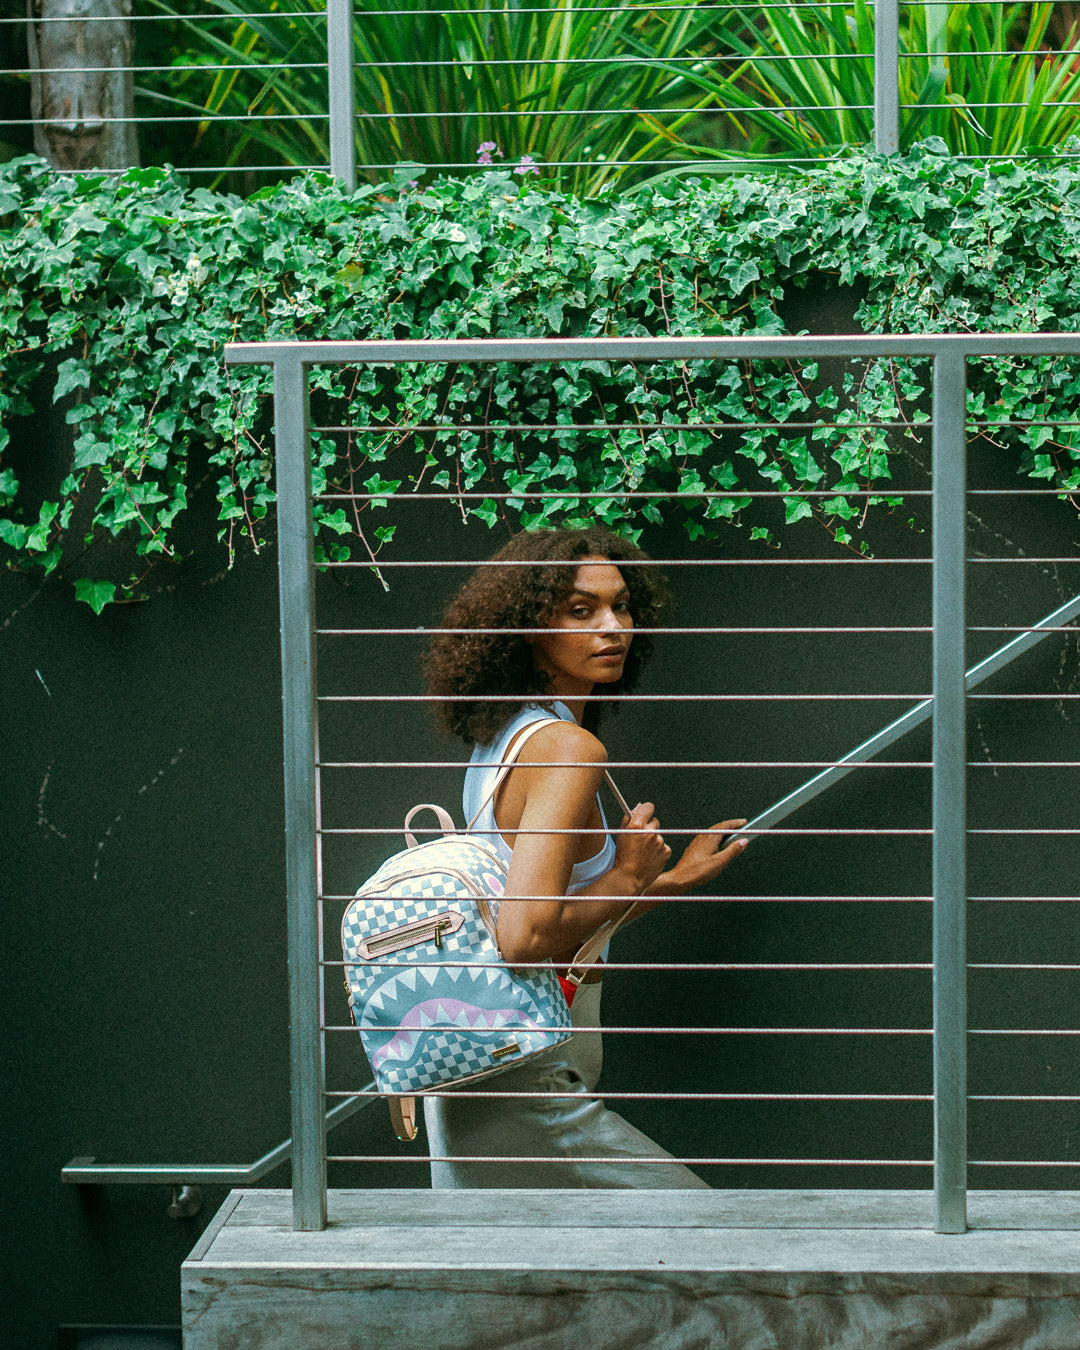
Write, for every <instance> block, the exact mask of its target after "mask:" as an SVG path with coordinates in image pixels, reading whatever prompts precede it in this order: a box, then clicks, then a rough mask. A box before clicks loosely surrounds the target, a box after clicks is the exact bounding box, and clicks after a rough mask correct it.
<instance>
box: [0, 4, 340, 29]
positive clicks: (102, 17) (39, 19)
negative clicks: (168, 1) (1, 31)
mask: <svg viewBox="0 0 1080 1350" xmlns="http://www.w3.org/2000/svg"><path fill="white" fill-rule="evenodd" d="M325 18H326V10H325V9H290V10H282V9H271V10H260V11H255V10H252V11H251V12H250V13H249V12H243V13H241V12H240V11H237V12H235V13H232V12H230V13H228V14H184V15H176V16H173V15H172V14H125V15H123V16H122V17H120V18H118V17H117V16H116V15H115V14H79V15H77V16H76V17H74V18H73V17H72V16H70V15H67V14H36V15H34V16H33V18H27V17H26V16H25V15H23V16H21V17H19V18H3V19H0V24H5V23H21V24H28V23H32V24H33V25H34V27H35V28H36V27H37V26H38V25H39V24H50V23H71V24H76V23H173V22H176V21H177V20H178V19H179V20H180V21H182V22H183V23H185V24H188V23H231V24H235V23H236V21H237V20H238V19H325Z"/></svg>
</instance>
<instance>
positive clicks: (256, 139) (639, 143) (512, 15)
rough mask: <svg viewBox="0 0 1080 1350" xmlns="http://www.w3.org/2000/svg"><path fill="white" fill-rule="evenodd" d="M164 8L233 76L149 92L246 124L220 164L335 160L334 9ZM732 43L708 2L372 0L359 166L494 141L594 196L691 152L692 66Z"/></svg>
mask: <svg viewBox="0 0 1080 1350" xmlns="http://www.w3.org/2000/svg"><path fill="white" fill-rule="evenodd" d="M153 3H155V4H156V5H157V6H158V8H159V9H160V10H161V11H162V13H163V14H166V13H167V14H170V15H172V16H173V17H174V20H175V21H176V22H178V23H179V24H181V25H182V26H183V27H184V28H185V29H186V31H187V32H188V34H189V38H188V42H189V49H190V50H189V58H190V59H189V58H185V62H186V64H188V65H189V66H190V65H195V64H198V62H200V61H203V62H206V63H207V64H209V65H215V66H219V67H223V68H222V69H218V70H216V71H215V72H214V76H215V78H214V79H213V80H212V82H211V84H210V87H209V89H208V91H207V92H205V94H204V95H202V96H201V101H196V97H195V96H194V92H193V90H188V91H184V92H177V91H176V89H175V88H172V87H170V86H169V83H168V76H167V73H166V72H162V74H160V75H157V76H155V77H153V79H151V80H144V84H143V93H144V94H145V95H146V96H149V97H153V98H154V99H156V100H158V101H159V102H160V103H162V104H164V105H166V106H167V107H169V108H172V109H174V110H180V109H184V110H186V112H187V115H192V114H196V113H201V114H203V115H204V116H205V119H206V121H205V123H204V124H203V127H202V129H201V132H200V135H203V136H205V135H209V134H210V133H211V131H212V129H213V128H214V127H215V126H217V125H219V123H218V121H217V119H226V118H235V119H237V120H236V121H234V122H231V123H227V122H222V123H220V125H227V126H229V127H230V133H229V141H228V148H227V150H225V152H224V159H223V160H221V161H220V162H223V163H227V164H229V165H236V164H241V163H243V162H244V160H245V158H247V157H248V155H249V153H250V151H251V149H252V147H259V148H260V149H261V151H262V152H263V153H264V154H265V155H267V156H269V157H270V158H271V160H272V161H276V162H278V163H281V164H283V165H284V164H311V163H316V162H322V163H326V162H327V158H328V153H329V151H328V143H329V133H328V127H327V117H326V110H327V83H326V70H325V61H326V18H325V5H324V4H322V3H321V0H290V3H289V6H288V12H287V13H286V14H283V15H281V16H277V15H273V14H270V13H269V12H267V13H264V14H260V15H252V16H250V17H247V18H241V17H240V16H241V15H243V14H244V13H245V10H246V9H248V8H250V7H246V6H243V5H240V4H237V3H235V0H209V3H208V4H204V5H202V6H200V10H201V13H198V14H195V13H189V14H184V13H181V12H178V8H177V0H153ZM185 3H186V0H185ZM271 8H273V6H271ZM208 10H209V11H217V12H219V13H220V14H223V15H230V14H231V15H234V16H236V24H235V27H234V28H233V30H232V31H231V32H229V33H223V32H222V31H221V30H220V28H219V27H218V26H209V25H208V24H207V22H206V11H208ZM721 40H722V31H721V27H720V25H718V21H717V16H716V13H715V12H714V10H713V9H712V7H708V6H705V7H697V6H693V5H690V6H687V5H680V6H678V7H673V8H670V9H665V8H664V7H663V6H661V7H658V8H655V9H648V8H643V7H638V6H633V5H618V6H612V7H607V6H604V5H600V4H594V5H591V6H587V7H584V8H580V9H579V8H576V7H575V6H574V5H573V4H572V3H571V2H570V0H552V3H550V4H548V5H544V4H542V3H541V4H536V3H534V4H518V3H517V0H512V2H511V0H508V2H507V3H504V4H502V5H499V4H490V5H488V4H485V5H478V4H476V2H475V0H395V3H394V5H393V6H390V7H386V6H378V5H376V4H375V3H373V2H372V0H358V3H357V6H356V11H355V18H354V57H355V61H356V74H355V77H356V96H355V107H356V115H355V131H356V140H357V147H358V152H359V160H360V164H361V166H362V167H361V172H362V174H364V175H365V176H366V177H367V178H368V179H369V180H370V181H379V180H380V179H381V178H382V177H384V176H385V174H386V173H387V172H388V171H389V169H390V168H391V167H392V166H393V165H395V164H397V163H401V162H410V161H411V162H415V163H417V164H418V165H423V166H438V167H440V168H448V169H450V170H467V169H469V168H472V167H474V166H475V165H476V163H477V154H478V150H479V147H481V146H488V147H491V148H490V149H489V150H487V151H485V152H482V153H486V154H498V155H501V156H503V157H504V158H505V160H506V162H507V163H508V164H511V165H512V164H515V163H521V162H522V161H524V163H525V167H526V168H527V167H528V166H529V164H531V163H532V162H540V163H542V164H544V165H545V166H547V167H545V169H544V172H545V173H547V174H550V175H551V176H553V177H555V178H556V179H557V181H558V182H559V185H560V186H562V187H564V188H566V189H568V190H572V191H578V192H580V191H595V190H597V189H599V188H600V187H601V186H602V185H603V184H604V183H605V182H607V181H609V180H611V179H612V178H616V177H619V176H622V175H624V174H625V173H626V171H627V170H634V169H636V168H637V166H641V165H647V164H649V163H650V162H652V161H655V160H657V159H659V160H662V161H664V160H668V159H670V157H671V156H672V154H679V155H680V156H682V154H683V150H682V147H683V144H684V143H683V141H682V140H681V138H680V135H679V133H680V131H681V130H682V129H683V128H684V127H685V126H686V125H687V124H688V123H689V122H690V121H692V120H693V117H694V114H695V112H696V111H697V110H698V109H700V108H702V107H703V106H704V105H705V104H706V103H708V102H709V98H710V96H709V95H708V94H703V93H701V92H699V91H698V90H697V89H696V87H695V85H694V84H693V83H692V82H691V81H690V80H689V79H688V78H687V71H688V70H689V69H690V68H691V67H694V66H697V67H700V69H702V70H704V69H705V66H706V62H707V61H708V60H710V59H713V58H715V57H716V56H717V55H718V53H719V51H720V50H721V48H720V46H719V45H718V44H719V43H720V42H721ZM188 83H189V84H190V83H191V77H190V75H189V78H188ZM204 88H205V85H204ZM245 119H246V120H245Z"/></svg>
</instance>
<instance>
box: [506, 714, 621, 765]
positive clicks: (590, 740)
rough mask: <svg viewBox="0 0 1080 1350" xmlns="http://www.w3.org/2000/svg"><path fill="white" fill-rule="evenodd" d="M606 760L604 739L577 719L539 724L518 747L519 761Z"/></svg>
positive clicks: (537, 762) (594, 762)
mask: <svg viewBox="0 0 1080 1350" xmlns="http://www.w3.org/2000/svg"><path fill="white" fill-rule="evenodd" d="M567 761H569V762H570V763H572V764H606V763H607V751H606V750H605V749H604V746H603V742H602V741H600V740H599V739H598V738H597V737H596V736H594V735H593V734H592V732H591V731H586V730H585V728H584V727H579V726H578V724H577V723H576V722H565V721H561V722H553V723H552V724H551V725H550V726H546V727H541V729H540V730H539V731H538V732H536V733H535V734H534V735H532V736H530V737H529V740H528V743H527V744H526V745H524V746H522V748H521V755H520V760H519V762H520V763H521V764H552V763H560V762H562V763H565V762H567Z"/></svg>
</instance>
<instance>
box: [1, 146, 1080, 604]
mask: <svg viewBox="0 0 1080 1350" xmlns="http://www.w3.org/2000/svg"><path fill="white" fill-rule="evenodd" d="M943 150H944V148H943V147H942V146H941V145H940V144H934V143H928V144H925V145H922V146H920V147H917V148H916V149H915V150H914V151H913V152H911V153H910V154H908V155H906V156H903V157H895V158H892V159H882V158H878V157H875V156H873V155H870V154H865V153H857V154H852V155H850V156H849V157H846V158H841V159H838V160H836V161H833V162H832V163H830V164H829V165H827V166H825V167H822V168H816V169H813V170H810V171H807V172H790V171H789V172H785V173H783V174H775V175H753V176H730V177H715V178H708V179H705V180H699V179H695V178H688V179H679V178H671V179H668V180H666V181H661V182H659V183H656V184H654V185H653V186H651V187H649V188H647V189H644V190H642V191H639V192H637V193H635V194H628V195H618V194H616V193H613V192H612V193H608V194H607V195H602V196H600V197H597V198H593V199H588V200H582V199H577V198H575V197H573V196H570V195H567V194H564V193H562V192H559V191H556V190H554V189H553V188H552V187H551V186H550V184H545V183H543V182H536V181H534V180H531V179H529V178H525V179H524V180H522V179H521V178H518V177H514V176H512V175H511V174H510V173H509V172H505V171H500V170H498V169H492V170H491V171H489V172H488V173H486V174H484V175H479V176H475V177H470V178H466V179H456V180H448V179H443V180H437V181H435V182H433V183H431V184H429V185H422V184H420V183H418V182H416V181H415V180H414V179H413V176H412V175H413V173H414V172H416V171H415V170H414V169H412V168H410V167H409V166H404V167H403V168H402V169H400V170H399V171H398V172H397V173H396V175H395V176H394V178H393V179H392V181H390V182H388V183H387V184H385V185H382V186H380V187H371V186H367V187H362V188H360V189H358V190H357V191H356V192H355V193H353V194H352V195H348V194H345V193H344V192H343V191H342V190H341V189H340V187H339V186H338V185H337V184H336V183H335V182H334V181H333V180H331V179H329V178H328V177H327V176H325V175H323V174H310V175H307V176H305V177H302V178H297V179H295V180H294V181H292V182H290V183H288V184H285V185H283V186H279V187H274V188H271V189H267V190H264V191H263V192H259V193H256V194H255V195H254V196H252V197H249V198H247V199H244V200H242V199H240V198H237V197H233V196H229V195H224V194H220V193H215V192H211V191H208V190H206V189H203V188H190V187H188V186H186V185H185V184H184V183H183V181H182V180H181V179H180V178H179V177H178V176H177V175H175V174H174V173H173V172H171V171H167V170H158V169H146V170H132V171H130V172H129V173H127V174H126V175H124V176H122V177H114V178H106V177H101V176H93V175H91V176H79V177H68V178H65V177H56V176H55V175H53V174H52V173H51V172H50V171H49V170H48V167H47V166H46V164H45V163H44V161H41V160H39V159H36V158H34V157H26V158H23V159H18V160H13V161H10V162H8V163H6V164H3V165H0V355H2V362H3V366H2V369H3V379H2V381H0V454H2V452H3V451H4V450H5V448H7V447H8V443H9V440H10V436H11V431H12V426H13V423H14V422H15V420H16V419H19V418H23V417H29V416H31V414H32V413H33V412H34V409H33V406H32V395H34V396H36V397H39V398H40V391H41V389H42V387H43V385H42V383H41V382H42V381H43V380H44V381H45V382H46V383H45V386H44V387H46V388H51V396H52V398H53V400H54V401H58V402H62V404H63V406H64V408H65V410H66V412H65V416H66V420H67V422H68V423H69V424H70V428H71V439H70V445H69V446H68V448H67V450H66V451H65V462H64V464H63V466H62V471H60V472H59V473H57V474H56V475H54V477H55V481H53V482H51V483H49V484H47V485H46V486H45V487H44V488H43V487H42V485H41V483H40V481H39V479H40V475H38V476H37V477H36V478H35V479H34V483H35V486H34V487H33V489H31V488H30V487H29V486H24V485H23V484H22V483H20V481H19V479H20V468H19V466H20V464H21V463H22V462H23V461H22V459H20V457H19V456H12V455H11V454H10V453H9V454H8V456H7V458H6V460H5V459H2V458H0V549H2V551H3V553H4V555H5V562H6V564H7V565H8V566H10V567H16V568H21V569H31V570H35V571H37V572H39V573H42V574H45V575H48V574H51V573H57V574H60V575H62V576H64V577H66V578H68V579H69V580H70V581H71V582H73V584H74V586H75V593H76V595H77V597H78V598H79V599H82V600H85V601H87V602H88V603H89V604H91V605H92V606H93V607H94V608H95V609H96V610H99V611H100V610H101V609H102V608H103V607H104V606H105V605H106V604H108V603H110V602H111V601H114V600H125V599H136V598H139V597H141V596H142V595H143V594H145V589H146V585H145V582H146V577H147V575H148V572H149V570H150V569H151V568H152V567H153V566H155V565H158V564H161V563H163V562H166V561H173V562H176V561H178V560H179V557H180V553H181V546H180V544H179V543H178V529H177V526H178V522H179V521H180V520H181V518H182V516H183V514H184V512H185V511H187V510H189V509H190V507H189V499H190V497H191V495H192V477H193V474H194V472H195V468H194V467H193V466H194V465H195V464H196V462H198V463H200V464H205V463H206V462H207V461H208V463H209V465H210V469H211V472H212V474H213V476H214V479H215V482H216V494H215V498H216V503H217V511H218V520H219V529H220V538H221V539H222V541H223V543H224V545H225V547H226V549H227V550H228V552H229V557H230V558H231V557H232V556H233V553H234V551H235V549H236V548H237V547H238V546H240V545H241V543H243V544H245V545H250V546H253V547H255V548H259V547H260V546H261V544H262V542H263V541H264V540H265V538H266V536H267V532H268V531H269V529H270V524H271V521H270V516H271V508H272V504H273V500H274V494H273V442H272V432H271V426H270V420H271V419H270V415H269V410H268V399H269V376H268V373H267V371H265V370H263V369H260V368H257V367H234V368H231V369H227V368H226V367H225V365H224V363H223V359H222V349H223V347H224V344H225V343H226V342H228V341H233V340H247V341H252V340H260V339H264V338H292V337H304V338H336V339H342V338H360V337H365V338H376V337H382V338H389V337H397V338H401V337H434V338H454V337H472V338H475V337H536V336H552V335H569V336H591V335H611V334H619V335H622V336H634V335H655V334H664V333H671V334H676V335H696V334H710V335H711V334H745V333H781V332H783V331H785V328H784V320H783V317H782V316H783V314H784V313H785V308H786V306H787V304H788V302H789V301H790V300H791V298H792V297H793V296H797V295H798V294H799V292H800V291H801V290H803V289H804V288H814V287H820V286H821V285H822V284H823V281H827V282H829V283H830V284H833V285H836V286H840V287H851V288H853V290H852V294H854V295H857V296H858V297H859V298H858V302H857V308H856V310H855V320H856V322H857V324H858V325H859V326H861V328H862V329H863V330H864V331H867V332H877V331H892V332H925V331H939V332H940V331H953V330H956V331H979V330H983V331H985V330H994V331H1001V332H1017V331H1031V330H1074V331H1075V330H1076V328H1077V321H1078V318H1080V313H1078V311H1080V211H1078V208H1077V203H1078V202H1080V167H1077V164H1076V161H1075V160H1070V161H1060V160H1056V161H1052V162H1051V161H1040V160H1037V159H1032V160H1026V161H1024V162H1014V161H1001V162H995V163H990V164H988V165H985V166H979V165H976V164H973V163H970V162H957V161H955V160H953V159H952V158H950V157H949V156H948V155H947V154H945V153H944V152H943ZM927 380H928V373H927V366H926V363H920V362H917V361H908V362H899V361H893V362H889V361H874V362H869V363H863V364H861V365H859V366H856V365H853V364H849V365H848V366H847V367H846V368H845V369H844V371H843V373H842V378H841V379H840V380H839V381H834V380H833V379H832V378H831V377H830V379H829V380H825V379H822V378H819V371H818V369H817V366H816V365H815V364H814V363H811V362H802V363H786V362H778V361H777V362H768V363H759V364H756V365H755V366H754V367H753V369H750V368H749V367H748V366H747V365H746V363H736V362H713V363H705V362H686V363H666V364H659V363H658V364H653V365H643V364H632V363H625V364H622V365H619V364H613V363H610V362H604V361H588V362H582V363H577V364H573V365H570V364H566V365H561V364H559V363H545V364H536V365H528V366H517V365H511V364H508V363H499V364H491V365H483V366H480V365H476V366H469V367H465V366H461V367H456V368H446V367H438V368H434V367H420V366H414V367H399V368H396V369H392V368H389V367H363V368H357V369H348V370H345V369H340V368H319V369H316V371H315V372H314V376H313V387H314V394H313V411H314V414H315V421H316V423H317V424H318V426H319V427H320V428H322V429H321V430H317V431H316V432H315V433H314V434H313V437H312V453H313V468H314V475H315V484H316V488H317V489H320V490H321V489H324V488H326V487H330V488H335V489H346V490H351V491H354V492H362V493H369V494H370V493H377V494H382V496H381V499H380V500H379V501H377V502H371V501H370V500H363V499H358V500H356V501H352V502H349V503H347V505H345V506H343V505H341V504H340V502H337V501H325V502H321V503H319V504H318V505H317V507H316V514H317V520H318V548H319V556H320V558H321V559H323V560H327V559H329V560H344V559H347V558H353V559H360V560H365V559H367V560H372V559H375V558H376V557H377V556H378V554H379V552H380V550H382V549H384V548H386V547H387V546H388V545H390V543H391V541H392V539H393V535H394V519H393V505H394V504H393V497H394V495H395V494H396V493H406V492H408V491H410V490H412V489H415V488H416V487H417V485H420V486H422V487H424V488H428V487H430V488H432V489H442V490H445V491H446V492H448V493H457V492H466V491H467V492H469V493H476V494H488V493H490V494H491V495H490V496H484V495H478V496H477V497H471V498H469V499H468V500H467V501H465V502H463V509H465V510H467V511H470V512H471V513H472V514H473V515H475V516H476V517H478V518H479V519H481V520H484V521H486V522H487V523H488V524H494V523H495V522H496V521H497V520H498V519H499V518H500V517H503V518H504V519H505V520H506V522H507V523H508V524H509V525H510V526H511V527H512V528H521V527H525V528H529V527H532V526H536V525H539V524H542V523H545V522H547V521H549V520H555V519H557V520H563V521H573V520H578V519H582V518H584V517H585V516H589V517H593V518H595V517H600V518H602V519H604V520H606V521H608V522H609V523H610V524H612V525H613V526H615V527H617V528H620V529H623V530H625V531H628V532H631V533H633V532H634V531H636V530H639V529H640V528H641V527H642V525H643V522H644V521H646V520H651V521H656V520H659V519H660V518H661V517H664V518H667V517H669V516H670V517H672V518H678V519H681V520H682V521H683V523H684V525H685V528H686V530H687V531H688V532H689V534H690V536H691V537H692V538H700V537H703V536H707V537H709V538H718V537H720V536H721V535H722V532H723V531H725V530H728V529H731V528H736V527H741V526H745V527H746V528H748V529H749V530H751V531H752V533H753V535H754V537H755V538H758V539H760V540H762V542H763V543H764V544H771V545H775V544H776V543H777V542H778V539H779V537H780V532H781V527H782V525H783V524H788V525H795V524H796V523H798V522H800V521H807V522H811V523H813V524H815V525H816V526H818V527H823V528H824V529H825V530H827V531H828V533H829V535H830V536H831V537H832V538H833V539H834V540H835V541H836V543H837V545H838V546H840V547H842V548H848V549H854V550H856V551H860V550H863V551H865V550H866V549H867V547H868V544H867V540H866V537H865V526H866V520H867V513H868V510H871V509H873V508H875V507H880V506H883V505H884V506H886V507H890V508H891V507H894V506H895V505H896V504H897V503H898V502H899V501H900V499H901V491H902V484H901V483H899V482H898V480H896V479H894V468H895V466H896V464H897V460H898V456H901V455H902V454H903V451H904V448H905V445H909V444H910V445H914V444H915V443H916V442H918V441H919V440H920V439H921V438H923V437H924V436H925V427H924V423H925V422H926V420H927V416H928V413H927V409H928V400H927V397H926V385H927ZM1078 398H1080V370H1078V369H1077V367H1076V365H1075V363H1072V364H1070V363H1068V362H1065V361H1060V360H1050V359H1045V360H1032V361H1027V362H1024V363H1019V362H1016V361H1008V360H1000V359H999V360H993V361H990V360H988V361H986V362H983V363H982V364H981V365H980V366H979V367H978V368H977V369H976V370H974V371H973V373H972V378H971V390H970V395H969V416H970V417H971V418H973V419H975V420H977V421H979V422H981V423H985V422H995V423H1009V424H1010V425H1008V426H1001V427H1000V428H994V427H991V428H986V427H981V428H980V434H982V435H984V436H986V437H987V438H989V439H991V440H992V441H993V443H994V444H995V445H996V446H998V447H999V448H1002V449H1004V450H1005V451H1006V452H1007V453H1008V454H1009V455H1011V456H1013V457H1014V458H1015V464H1016V469H1017V471H1018V472H1019V473H1021V474H1027V475H1032V476H1034V477H1035V478H1038V479H1045V480H1046V481H1047V482H1048V483H1050V484H1052V485H1053V486H1055V487H1057V488H1058V489H1059V490H1060V492H1061V493H1062V495H1063V496H1068V495H1069V494H1072V493H1074V492H1075V491H1077V490H1078V489H1080V440H1078V438H1077V427H1076V426H1068V425H1063V424H1064V423H1068V422H1077V421H1080V419H1078V418H1077V417H1076V416H1075V409H1076V406H1077V402H1078ZM882 422H884V423H888V424H891V425H890V426H881V425H879V424H880V423H882ZM523 424H528V427H530V428H533V429H531V430H529V429H524V430H523V429H522V427H523ZM703 424H706V427H707V428H708V429H706V427H703ZM762 424H771V425H762ZM806 424H814V425H810V426H808V425H806ZM582 427H584V429H582ZM27 476H28V475H26V474H25V473H23V477H24V478H26V477H27ZM806 488H815V489H822V490H825V491H827V492H828V493H829V495H827V496H816V497H807V496H803V495H800V491H799V490H800V489H806ZM539 490H543V491H544V492H546V493H552V492H556V493H559V494H560V495H559V496H558V497H548V498H546V499H544V500H539V499H537V498H536V497H530V495H529V494H530V491H531V492H534V493H535V492H537V491H539ZM764 490H772V491H776V492H779V493H780V494H781V495H780V509H777V505H776V501H775V499H774V500H769V499H767V498H759V497H756V496H753V495H751V494H753V493H757V492H761V491H764ZM628 491H652V492H660V493H668V494H671V495H670V496H669V497H668V498H667V499H666V500H664V501H662V502H661V501H659V500H657V499H649V498H627V497H626V496H621V495H620V494H624V493H626V492H628ZM868 492H870V493H873V494H874V495H872V496H867V493H868ZM705 493H708V495H704V494H705ZM499 494H511V495H510V496H509V498H506V497H505V496H500V495H499ZM592 494H608V495H603V496H601V495H596V496H593V495H592ZM716 494H719V495H716ZM857 494H858V495H857ZM376 509H378V514H375V512H376ZM110 538H112V539H120V540H125V541H127V542H128V544H129V545H130V547H129V548H128V549H127V550H126V555H125V556H126V559H127V561H126V562H125V563H124V566H123V568H122V570H121V571H119V572H116V571H113V572H112V573H110V570H109V569H110V567H112V566H114V563H113V562H112V560H111V554H110V561H109V563H108V565H106V563H105V562H103V561H102V559H103V557H104V553H105V551H104V550H103V549H102V547H101V546H102V544H103V543H104V542H105V541H107V540H108V539H110Z"/></svg>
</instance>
